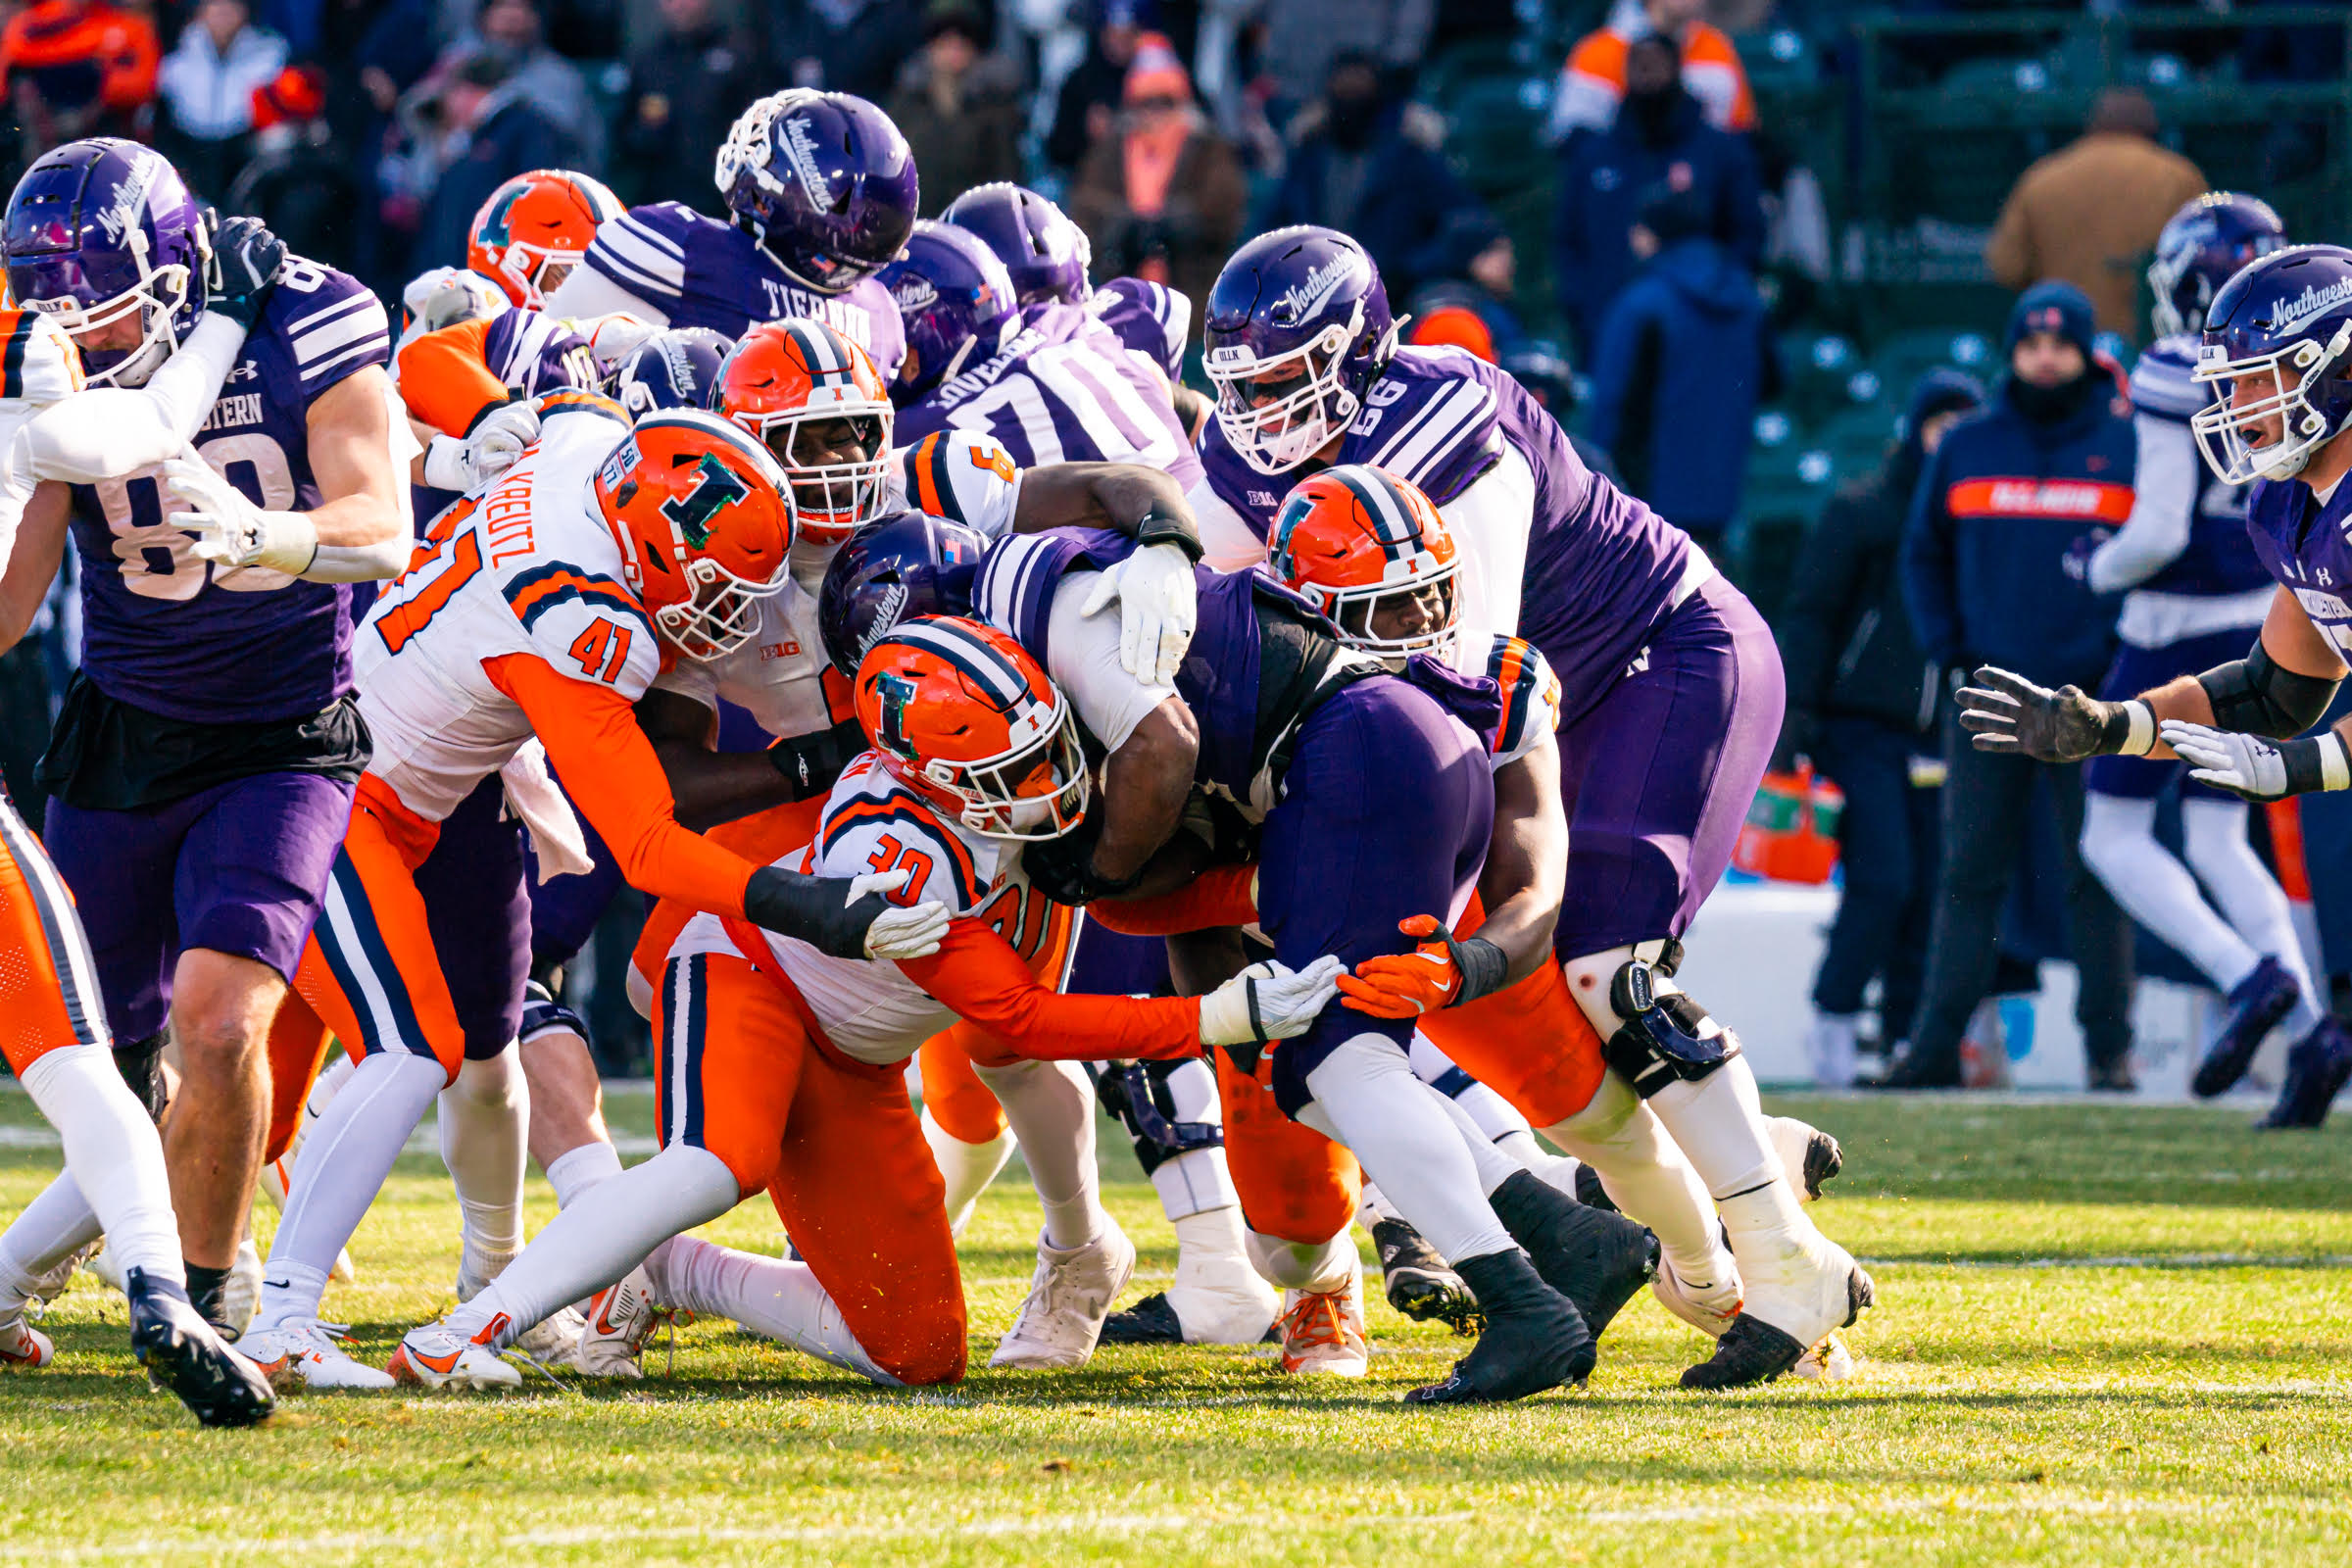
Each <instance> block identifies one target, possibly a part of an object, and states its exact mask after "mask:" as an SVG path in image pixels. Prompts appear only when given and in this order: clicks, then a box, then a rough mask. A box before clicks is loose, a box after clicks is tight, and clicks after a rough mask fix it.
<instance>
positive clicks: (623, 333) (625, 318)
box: [571, 311, 662, 382]
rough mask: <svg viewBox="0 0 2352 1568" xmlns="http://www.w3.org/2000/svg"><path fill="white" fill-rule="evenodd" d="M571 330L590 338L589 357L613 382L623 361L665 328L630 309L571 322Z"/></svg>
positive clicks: (598, 371)
mask: <svg viewBox="0 0 2352 1568" xmlns="http://www.w3.org/2000/svg"><path fill="white" fill-rule="evenodd" d="M571 329H572V330H573V331H575V332H577V333H579V334H580V336H582V337H584V338H586V339H587V340H588V357H589V358H590V359H591V360H594V361H595V362H596V373H597V374H598V376H600V377H602V378H603V379H604V380H605V381H607V382H610V381H611V380H612V379H613V376H615V375H617V374H619V373H620V362H621V361H623V360H625V359H627V358H628V357H629V356H630V355H632V354H634V353H636V352H637V351H638V349H640V348H642V347H643V346H644V345H645V340H646V339H647V338H650V337H652V336H653V335H654V334H655V333H656V332H659V331H661V330H662V328H660V327H658V326H656V325H655V324H654V323H653V322H651V321H648V320H645V319H642V318H639V317H635V316H631V315H630V314H629V313H628V312H626V311H614V312H613V314H612V315H610V316H592V317H589V318H588V319H586V320H583V321H574V322H572V323H571Z"/></svg>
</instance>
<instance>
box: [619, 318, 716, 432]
mask: <svg viewBox="0 0 2352 1568" xmlns="http://www.w3.org/2000/svg"><path fill="white" fill-rule="evenodd" d="M734 346H735V345H734V344H733V343H732V342H730V341H728V340H727V339H726V338H725V337H723V336H721V335H720V334H719V333H716V332H713V331H711V328H709V327H707V326H674V327H670V328H668V329H667V330H665V331H661V332H656V333H655V334H654V335H653V336H652V337H649V338H647V339H646V340H645V341H644V342H642V343H640V344H638V345H637V346H636V347H635V348H633V349H631V350H630V351H629V354H628V358H626V359H624V360H622V361H621V362H620V368H618V369H616V370H614V371H613V401H614V402H615V403H618V404H619V405H620V406H621V407H622V408H624V409H626V410H628V411H629V417H631V418H636V417H639V416H641V415H647V414H651V413H653V412H654V411H655V410H656V409H702V408H708V407H710V405H711V393H712V392H713V391H715V390H716V389H717V387H718V365H719V362H720V361H721V360H724V359H725V358H726V357H727V350H729V349H731V348H733V347H734Z"/></svg>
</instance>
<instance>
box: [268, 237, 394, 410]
mask: <svg viewBox="0 0 2352 1568" xmlns="http://www.w3.org/2000/svg"><path fill="white" fill-rule="evenodd" d="M314 279H315V281H314ZM270 314H271V315H272V316H274V317H276V319H278V320H279V321H281V322H282V323H283V328H282V329H283V331H284V333H285V338H286V344H287V349H288V352H289V353H291V354H292V356H293V360H294V371H295V374H296V376H297V377H299V379H300V381H301V385H302V399H303V402H304V403H305V404H306V405H307V404H309V403H311V402H313V401H314V400H316V399H317V398H318V397H319V394H321V393H323V392H324V391H326V389H327V388H329V387H331V386H333V385H334V384H335V383H336V382H338V381H340V380H342V379H343V378H344V377H345V376H348V375H350V374H352V373H353V372H354V371H356V370H360V369H363V368H366V367H368V366H370V365H384V364H388V363H389V362H390V361H391V358H392V323H391V321H390V319H388V318H387V317H386V316H385V315H384V307H383V302H382V301H380V300H378V299H377V298H376V297H375V296H374V295H373V294H371V293H369V292H368V290H367V289H366V288H365V287H364V286H362V285H361V283H360V280H359V279H358V278H356V277H353V276H351V275H350V274H348V273H345V272H338V271H336V270H333V269H332V268H325V267H319V266H317V265H315V264H313V263H309V262H303V261H299V260H296V261H293V262H291V263H290V265H289V267H288V269H287V276H286V279H285V281H283V282H282V283H280V284H279V285H278V292H277V295H276V297H275V298H274V299H272V300H271V301H270Z"/></svg>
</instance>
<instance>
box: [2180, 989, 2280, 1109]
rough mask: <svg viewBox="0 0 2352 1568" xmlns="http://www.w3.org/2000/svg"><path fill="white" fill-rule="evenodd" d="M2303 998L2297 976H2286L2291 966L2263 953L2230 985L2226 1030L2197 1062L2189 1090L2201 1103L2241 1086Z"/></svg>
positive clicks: (2225, 1022)
mask: <svg viewBox="0 0 2352 1568" xmlns="http://www.w3.org/2000/svg"><path fill="white" fill-rule="evenodd" d="M2302 1000H2303V988H2302V986H2300V985H2299V984H2297V983H2296V981H2295V977H2294V976H2293V975H2291V974H2288V973H2287V972H2286V965H2284V964H2282V963H2280V962H2279V961H2278V959H2277V958H2274V957H2271V956H2269V955H2267V954H2266V955H2264V956H2263V960H2262V961H2261V962H2260V963H2258V964H2256V965H2255V966H2254V972H2253V973H2252V974H2249V975H2247V976H2246V977H2245V978H2244V979H2243V980H2240V981H2239V982H2238V983H2237V984H2236V985H2234V986H2232V987H2230V989H2229V1000H2228V1007H2229V1010H2228V1011H2227V1012H2226V1013H2225V1014H2224V1015H2223V1017H2222V1027H2221V1029H2220V1030H2219V1031H2217V1032H2216V1033H2215V1035H2214V1037H2213V1044H2211V1045H2209V1046H2207V1047H2206V1048H2205V1054H2204V1055H2203V1056H2202V1057H2200V1058H2199V1059H2198V1061H2197V1070H2196V1073H2195V1075H2194V1076H2192V1077H2191V1078H2190V1079H2189V1081H2188V1092H2189V1093H2190V1094H2192V1095H2194V1096H2196V1097H2197V1098H2198V1099H2199V1100H2211V1099H2212V1098H2213V1097H2214V1096H2216V1095H2224V1094H2228V1093H2229V1091H2230V1090H2231V1089H2234V1088H2235V1087H2236V1086H2237V1081H2238V1080H2239V1079H2240V1078H2243V1077H2244V1076H2245V1075H2246V1069H2247V1068H2248V1067H2250V1066H2252V1065H2253V1062H2254V1053H2255V1052H2257V1051H2259V1050H2261V1049H2262V1042H2263V1038H2264V1037H2265V1036H2266V1035H2268V1034H2269V1033H2270V1032H2271V1031H2272V1030H2273V1029H2274V1028H2276V1027H2278V1021H2279V1020H2280V1019H2282V1018H2284V1017H2285V1016H2286V1015H2287V1014H2288V1013H2290V1012H2292V1011H2294V1010H2295V1004H2296V1003H2298V1002H2300V1001H2302Z"/></svg>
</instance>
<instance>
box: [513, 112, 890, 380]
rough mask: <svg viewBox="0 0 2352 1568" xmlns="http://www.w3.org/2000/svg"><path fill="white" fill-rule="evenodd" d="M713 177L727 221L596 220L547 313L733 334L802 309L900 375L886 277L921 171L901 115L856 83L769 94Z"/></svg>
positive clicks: (674, 213)
mask: <svg viewBox="0 0 2352 1568" xmlns="http://www.w3.org/2000/svg"><path fill="white" fill-rule="evenodd" d="M715 177H716V179H717V182H718V190H719V194H720V195H721V196H722V197H724V198H725V200H726V204H727V212H728V217H727V218H726V219H724V220H721V219H715V218H706V217H704V216H703V215H702V214H700V213H698V212H696V211H695V210H694V209H693V208H691V207H688V206H687V205H686V204H685V203H683V202H657V203H654V204H652V205H650V206H645V207H632V208H630V209H629V210H628V211H627V212H625V213H623V214H621V215H620V217H618V218H616V219H614V220H613V221H611V222H609V223H606V224H604V225H603V226H602V227H600V228H599V229H598V230H597V233H596V241H595V243H594V244H592V245H590V246H589V247H588V254H587V257H586V259H585V265H583V266H581V267H579V268H577V269H575V270H573V271H572V273H571V275H570V276H569V277H567V278H565V279H564V284H563V286H562V287H560V288H558V289H556V290H555V291H554V292H553V294H551V295H550V296H549V309H550V310H552V311H553V312H554V313H555V314H556V315H558V316H562V317H565V318H568V319H573V320H584V319H588V318H591V317H602V316H608V315H611V314H613V313H614V312H624V313H626V314H628V315H631V316H634V317H637V318H639V319H642V320H645V321H649V322H652V323H653V324H654V325H657V326H708V327H711V328H713V329H715V330H716V331H718V332H720V333H723V334H724V335H726V336H727V337H730V338H738V337H741V336H742V335H743V333H744V330H745V328H747V327H749V326H752V325H753V324H755V323H757V322H760V321H772V320H775V319H779V318H781V317H787V316H794V317H804V318H807V319H811V320H818V321H822V322H824V323H825V324H826V325H828V326H830V327H832V328H834V329H835V330H836V331H838V332H840V333H841V334H842V335H843V336H845V337H847V338H848V339H849V340H850V341H851V342H853V343H855V344H857V345H858V347H859V348H861V349H863V350H865V352H866V354H867V356H868V357H869V358H871V359H872V360H873V362H874V364H875V365H876V366H877V367H878V368H880V369H881V371H882V373H883V375H884V376H885V377H886V378H887V377H889V376H891V375H895V374H896V373H897V372H898V368H899V356H900V354H901V353H902V352H903V349H904V342H903V339H902V336H901V333H900V330H899V314H898V310H897V308H896V307H895V306H893V305H892V304H891V301H890V295H889V290H887V289H885V288H883V287H882V286H881V285H880V284H879V283H877V282H875V281H874V274H875V273H877V272H879V271H880V270H882V268H883V267H884V266H885V265H886V264H887V263H888V262H889V261H890V259H891V258H892V257H894V256H896V255H898V253H899V248H900V247H901V246H903V245H905V244H906V243H907V230H908V228H909V227H911V226H912V224H913V222H914V212H915V175H914V155H913V154H912V153H910V152H908V151H907V139H906V138H905V137H904V136H902V135H900V134H899V127H898V126H896V125H894V124H892V123H891V122H890V117H889V116H888V115H885V114H884V113H882V111H881V110H879V109H877V108H875V107H874V106H873V105H872V104H870V103H867V102H866V101H865V100H864V99H862V98H858V97H853V96H852V95H851V94H849V93H843V92H815V91H812V90H810V89H808V88H800V87H796V88H792V89H789V90H787V91H784V92H779V93H771V94H769V95H768V96H767V97H765V98H762V99H760V101H759V102H758V103H755V104H753V105H752V106H751V107H750V108H749V109H746V110H745V111H744V112H743V114H742V115H741V116H740V117H739V118H738V119H737V120H736V122H735V126H734V128H733V129H732V130H731V131H729V132H728V134H727V140H726V143H725V145H724V146H722V147H720V148H719V150H718V164H717V169H716V174H715Z"/></svg>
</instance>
